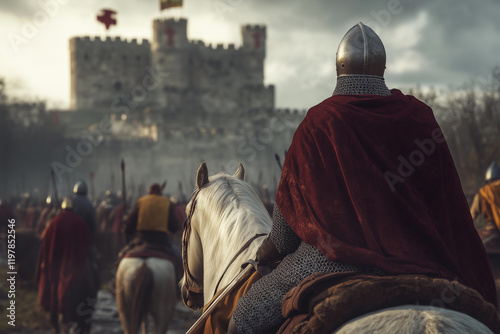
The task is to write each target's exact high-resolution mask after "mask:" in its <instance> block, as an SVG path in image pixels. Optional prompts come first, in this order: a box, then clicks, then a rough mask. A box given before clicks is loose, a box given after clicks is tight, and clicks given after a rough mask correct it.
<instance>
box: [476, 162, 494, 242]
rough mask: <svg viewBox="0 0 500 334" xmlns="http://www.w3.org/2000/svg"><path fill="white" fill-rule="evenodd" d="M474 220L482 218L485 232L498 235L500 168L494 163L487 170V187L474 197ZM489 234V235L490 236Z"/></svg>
mask: <svg viewBox="0 0 500 334" xmlns="http://www.w3.org/2000/svg"><path fill="white" fill-rule="evenodd" d="M470 213H471V215H472V218H473V219H474V220H475V219H476V218H478V217H482V218H483V219H484V221H485V222H486V227H485V230H487V231H489V232H490V233H491V234H498V233H499V230H500V166H498V165H497V163H496V162H492V163H491V165H490V167H488V169H487V170H486V175H485V185H484V186H483V187H482V188H481V189H479V192H478V193H477V194H476V196H474V201H473V202H472V206H471V208H470ZM490 233H488V234H490Z"/></svg>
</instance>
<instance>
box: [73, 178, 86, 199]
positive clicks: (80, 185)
mask: <svg viewBox="0 0 500 334" xmlns="http://www.w3.org/2000/svg"><path fill="white" fill-rule="evenodd" d="M73 193H74V194H77V195H83V196H86V195H87V184H86V183H85V181H78V182H77V183H75V186H74V187H73Z"/></svg>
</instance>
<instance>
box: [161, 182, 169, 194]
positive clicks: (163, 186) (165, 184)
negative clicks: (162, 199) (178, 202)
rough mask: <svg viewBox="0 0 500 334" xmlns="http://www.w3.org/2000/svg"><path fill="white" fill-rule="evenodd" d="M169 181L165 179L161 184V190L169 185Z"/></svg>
mask: <svg viewBox="0 0 500 334" xmlns="http://www.w3.org/2000/svg"><path fill="white" fill-rule="evenodd" d="M167 183H168V180H165V181H163V183H162V184H161V191H163V189H165V187H166V186H167Z"/></svg>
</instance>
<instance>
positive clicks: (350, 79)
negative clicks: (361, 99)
mask: <svg viewBox="0 0 500 334" xmlns="http://www.w3.org/2000/svg"><path fill="white" fill-rule="evenodd" d="M333 95H382V96H387V95H391V91H390V90H389V88H387V86H386V85H385V80H384V78H383V77H378V76H374V75H343V76H340V77H337V86H336V87H335V90H334V91H333Z"/></svg>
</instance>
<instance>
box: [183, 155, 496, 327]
mask: <svg viewBox="0 0 500 334" xmlns="http://www.w3.org/2000/svg"><path fill="white" fill-rule="evenodd" d="M196 180H197V181H196V183H197V187H198V190H197V191H196V193H195V195H194V196H193V198H192V199H191V201H190V202H189V203H188V206H187V208H186V211H187V213H188V219H189V220H190V222H189V223H190V225H191V226H190V229H191V231H190V233H188V236H187V238H186V233H187V229H186V227H187V226H185V229H184V237H183V249H184V248H185V247H187V253H186V254H183V256H185V255H187V259H186V257H184V261H185V266H186V265H187V268H188V270H189V273H187V272H186V268H185V272H184V276H183V278H182V280H181V282H180V284H181V290H182V298H183V301H184V303H185V304H186V305H187V306H188V307H190V308H192V309H199V308H201V307H203V305H205V304H207V303H208V302H209V301H210V300H211V299H212V298H213V296H214V294H215V293H216V292H217V291H218V290H219V289H221V288H223V287H224V286H226V285H227V284H229V283H230V281H231V280H232V279H233V278H234V277H235V276H236V275H237V274H238V272H239V270H240V267H241V264H242V263H243V262H245V261H246V260H248V259H254V258H255V255H256V252H257V250H258V248H259V246H260V245H261V244H262V241H263V240H262V239H263V238H258V239H256V240H255V241H254V242H253V243H251V245H250V246H249V247H248V248H247V249H246V250H245V251H244V252H242V253H241V255H240V256H238V257H237V260H236V261H233V262H232V263H229V261H230V260H231V259H232V258H233V257H234V254H236V252H237V251H238V250H239V249H240V248H241V246H242V245H243V244H245V242H246V241H247V240H249V239H250V238H251V237H252V236H254V235H256V234H259V233H269V231H270V228H271V220H270V217H269V215H268V213H267V212H266V210H265V208H264V206H263V204H262V202H261V201H260V199H259V198H258V197H257V195H256V194H255V193H254V192H253V190H252V189H251V188H250V186H249V185H248V184H247V183H246V182H244V181H243V180H244V169H243V166H242V165H241V164H240V166H239V168H238V171H237V172H236V174H235V175H234V176H229V175H227V174H217V175H215V176H212V177H210V180H209V178H208V172H207V168H206V165H205V163H202V164H201V166H200V168H199V169H198V173H197V176H196ZM226 268H228V269H227V270H226ZM186 286H189V287H192V288H193V289H187V288H186ZM216 287H217V288H216ZM334 333H337V334H347V333H358V334H369V333H370V334H371V333H384V334H392V333H394V334H395V333H405V334H417V333H418V334H426V333H427V334H431V333H432V334H437V333H446V334H459V333H469V334H470V333H473V334H476V333H477V334H485V333H492V332H491V331H490V330H489V329H488V328H487V327H486V326H485V325H484V324H482V323H480V322H479V321H477V320H476V319H474V318H472V317H470V316H468V315H466V314H463V313H459V312H456V311H453V310H448V309H442V308H438V307H431V306H418V305H402V306H398V307H392V308H387V309H383V310H380V311H377V312H372V313H368V314H365V315H363V316H361V317H358V318H356V319H353V320H351V321H349V322H347V323H346V324H344V325H343V326H341V327H340V328H338V329H337V330H336V331H335V332H334Z"/></svg>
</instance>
